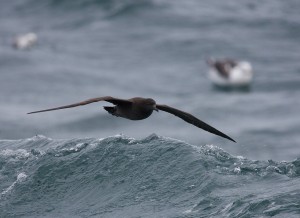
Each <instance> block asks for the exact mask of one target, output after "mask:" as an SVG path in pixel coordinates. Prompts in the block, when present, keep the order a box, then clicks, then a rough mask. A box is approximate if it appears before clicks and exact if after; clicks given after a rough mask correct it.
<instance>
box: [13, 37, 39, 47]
mask: <svg viewBox="0 0 300 218" xmlns="http://www.w3.org/2000/svg"><path fill="white" fill-rule="evenodd" d="M36 42H37V35H36V34H35V33H26V34H24V35H20V36H18V37H16V38H15V39H14V40H13V43H12V45H13V46H14V47H15V48H17V49H26V48H29V47H31V46H32V45H34V44H35V43H36Z"/></svg>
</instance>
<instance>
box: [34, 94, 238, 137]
mask: <svg viewBox="0 0 300 218" xmlns="http://www.w3.org/2000/svg"><path fill="white" fill-rule="evenodd" d="M98 101H107V102H110V103H112V104H114V105H115V106H113V107H111V106H104V109H105V110H106V111H108V113H110V114H112V115H114V116H117V117H123V118H126V119H129V120H143V119H146V118H147V117H149V116H150V115H151V114H152V112H153V111H154V110H155V111H158V110H162V111H165V112H168V113H171V114H173V115H175V116H177V117H179V118H181V119H183V120H184V121H186V122H188V123H190V124H192V125H194V126H197V127H199V128H201V129H203V130H205V131H208V132H210V133H213V134H215V135H218V136H221V137H223V138H226V139H229V140H231V141H233V142H235V141H234V140H233V139H232V138H230V137H229V136H227V135H225V134H224V133H222V132H220V131H219V130H217V129H215V128H214V127H212V126H210V125H208V124H206V123H204V122H203V121H201V120H199V119H198V118H196V117H194V116H193V115H191V114H189V113H186V112H184V111H181V110H178V109H176V108H173V107H170V106H167V105H161V104H156V102H155V101H154V100H153V99H152V98H141V97H135V98H130V99H119V98H113V97H110V96H105V97H99V98H91V99H88V100H85V101H82V102H78V103H75V104H69V105H65V106H61V107H55V108H50V109H45V110H39V111H33V112H30V113H28V114H33V113H40V112H46V111H53V110H60V109H65V108H72V107H77V106H83V105H86V104H90V103H94V102H98Z"/></svg>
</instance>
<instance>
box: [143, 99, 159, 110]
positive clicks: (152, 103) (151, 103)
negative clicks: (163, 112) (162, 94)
mask: <svg viewBox="0 0 300 218" xmlns="http://www.w3.org/2000/svg"><path fill="white" fill-rule="evenodd" d="M145 105H146V107H147V108H149V109H151V110H155V111H157V112H158V109H157V108H156V102H155V101H154V100H153V99H152V98H146V99H145Z"/></svg>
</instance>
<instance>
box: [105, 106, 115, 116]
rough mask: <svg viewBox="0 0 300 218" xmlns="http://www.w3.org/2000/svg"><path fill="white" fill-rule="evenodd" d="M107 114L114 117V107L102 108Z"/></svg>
mask: <svg viewBox="0 0 300 218" xmlns="http://www.w3.org/2000/svg"><path fill="white" fill-rule="evenodd" d="M103 108H104V109H105V110H106V111H107V112H108V113H110V114H112V115H114V114H115V112H116V107H109V106H104V107H103Z"/></svg>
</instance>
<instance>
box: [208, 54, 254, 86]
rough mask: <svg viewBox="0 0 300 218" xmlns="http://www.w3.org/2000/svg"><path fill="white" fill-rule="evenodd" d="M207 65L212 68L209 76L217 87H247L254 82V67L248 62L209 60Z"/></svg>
mask: <svg viewBox="0 0 300 218" xmlns="http://www.w3.org/2000/svg"><path fill="white" fill-rule="evenodd" d="M207 64H208V65H209V67H210V69H209V71H208V76H209V78H210V79H211V81H212V82H213V83H214V84H215V85H217V86H221V87H245V86H248V85H250V83H251V82H252V80H253V71H252V66H251V64H250V63H249V62H247V61H235V60H232V59H220V60H214V59H208V60H207Z"/></svg>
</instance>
